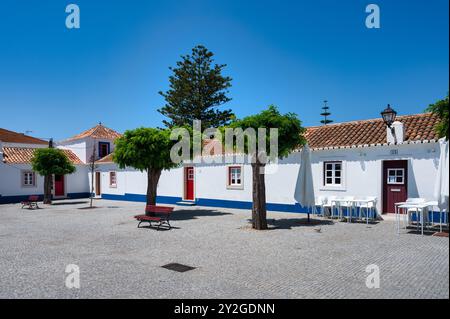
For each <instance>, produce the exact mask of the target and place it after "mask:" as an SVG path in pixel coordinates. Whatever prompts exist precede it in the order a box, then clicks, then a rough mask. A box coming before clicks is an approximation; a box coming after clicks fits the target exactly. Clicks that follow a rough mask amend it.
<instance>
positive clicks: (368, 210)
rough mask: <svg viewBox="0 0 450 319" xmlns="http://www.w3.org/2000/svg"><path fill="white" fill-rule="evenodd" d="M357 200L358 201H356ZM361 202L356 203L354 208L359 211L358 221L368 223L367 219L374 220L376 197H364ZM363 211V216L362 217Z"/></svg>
mask: <svg viewBox="0 0 450 319" xmlns="http://www.w3.org/2000/svg"><path fill="white" fill-rule="evenodd" d="M357 200H358V199H357ZM361 200H362V201H361V202H356V207H357V208H358V210H359V219H361V220H363V219H366V221H367V223H369V219H375V209H376V204H377V197H376V196H365V197H362V198H361ZM364 211H365V215H364Z"/></svg>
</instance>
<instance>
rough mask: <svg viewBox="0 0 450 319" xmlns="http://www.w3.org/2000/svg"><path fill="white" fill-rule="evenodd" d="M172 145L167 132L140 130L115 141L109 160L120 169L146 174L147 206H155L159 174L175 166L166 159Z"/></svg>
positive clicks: (175, 165)
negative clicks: (111, 157) (131, 169)
mask: <svg viewBox="0 0 450 319" xmlns="http://www.w3.org/2000/svg"><path fill="white" fill-rule="evenodd" d="M175 142H176V141H172V140H171V139H170V130H168V129H159V128H144V127H141V128H137V129H134V130H128V131H126V132H125V133H124V135H123V136H122V137H120V138H118V139H116V141H115V144H116V147H115V150H114V155H113V160H114V162H115V163H117V164H118V165H119V167H120V168H125V167H127V166H129V167H133V168H135V169H138V170H140V171H141V172H142V171H146V172H147V205H155V203H156V195H157V186H158V181H159V178H160V176H161V172H162V171H163V170H165V169H171V168H175V167H177V166H178V164H176V163H173V162H172V160H171V158H170V150H171V148H172V146H173V145H174V143H175Z"/></svg>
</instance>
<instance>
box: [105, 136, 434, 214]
mask: <svg viewBox="0 0 450 319" xmlns="http://www.w3.org/2000/svg"><path fill="white" fill-rule="evenodd" d="M311 160H312V171H313V179H314V190H315V195H316V196H325V197H326V196H332V195H335V196H339V197H341V196H355V197H365V196H375V197H377V210H378V211H379V212H382V207H383V206H382V203H383V178H382V167H383V162H384V161H392V160H406V161H407V166H408V167H407V196H408V197H423V198H426V199H428V200H433V185H434V180H435V177H436V174H437V168H438V161H439V146H438V143H435V142H432V143H415V144H409V143H405V144H402V145H384V146H382V145H380V146H368V147H355V148H338V149H330V150H315V151H313V152H312V155H311ZM328 161H339V162H341V163H342V177H341V178H342V181H341V185H340V186H324V162H328ZM227 166H229V165H226V164H196V165H195V169H194V171H195V179H194V196H195V201H196V202H197V203H198V204H199V205H205V206H208V205H211V206H224V207H230V206H231V207H242V208H248V207H249V206H250V205H251V201H252V169H251V166H250V165H248V164H246V165H242V186H241V187H239V188H231V187H229V185H228V170H227ZM232 166H236V165H234V164H233V165H232ZM270 166H271V165H269V166H268V167H267V172H268V173H267V174H266V201H267V203H268V209H271V210H281V211H299V208H298V205H297V208H296V205H295V204H296V201H295V200H294V192H295V188H296V183H297V177H298V172H299V168H300V153H298V152H296V153H293V154H291V155H290V156H289V157H287V158H286V159H283V160H280V161H279V163H278V166H277V168H276V170H274V172H272V173H270V171H271V170H273V167H272V168H271V167H270ZM98 170H99V171H100V172H101V194H102V197H104V198H114V199H125V200H143V199H144V196H145V193H146V189H147V177H146V173H145V172H140V171H136V170H133V169H126V170H119V169H117V167H116V166H115V165H114V164H102V165H99V168H98ZM110 172H115V174H116V185H113V186H110V181H109V178H110V176H109V173H110ZM184 187H185V185H184V169H183V167H180V168H177V169H172V170H170V171H163V173H162V175H161V178H160V181H159V184H158V196H159V198H158V200H159V202H162V203H164V202H167V203H175V202H177V201H179V200H181V199H183V198H184V197H185V194H184V192H185V191H184ZM300 210H301V209H300Z"/></svg>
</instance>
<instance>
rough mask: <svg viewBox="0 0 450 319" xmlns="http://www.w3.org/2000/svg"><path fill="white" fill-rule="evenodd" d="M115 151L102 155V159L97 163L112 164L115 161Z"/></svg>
mask: <svg viewBox="0 0 450 319" xmlns="http://www.w3.org/2000/svg"><path fill="white" fill-rule="evenodd" d="M112 158H113V153H111V154H108V155H106V156H105V157H102V158H101V159H99V160H98V161H96V162H95V163H97V164H110V163H114V162H113V159H112Z"/></svg>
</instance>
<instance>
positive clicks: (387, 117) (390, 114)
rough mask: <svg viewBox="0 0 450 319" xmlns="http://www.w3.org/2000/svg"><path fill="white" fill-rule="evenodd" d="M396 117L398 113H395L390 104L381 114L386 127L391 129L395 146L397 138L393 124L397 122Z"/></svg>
mask: <svg viewBox="0 0 450 319" xmlns="http://www.w3.org/2000/svg"><path fill="white" fill-rule="evenodd" d="M396 116H397V112H395V111H394V109H392V108H391V105H390V104H388V105H387V108H385V109H384V111H383V112H381V117H382V118H383V121H384V124H386V126H387V127H388V128H390V129H391V133H392V136H393V137H394V141H395V144H397V136H395V129H394V128H393V127H392V123H394V122H395V117H396Z"/></svg>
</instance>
